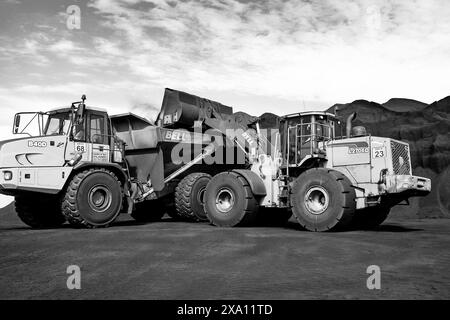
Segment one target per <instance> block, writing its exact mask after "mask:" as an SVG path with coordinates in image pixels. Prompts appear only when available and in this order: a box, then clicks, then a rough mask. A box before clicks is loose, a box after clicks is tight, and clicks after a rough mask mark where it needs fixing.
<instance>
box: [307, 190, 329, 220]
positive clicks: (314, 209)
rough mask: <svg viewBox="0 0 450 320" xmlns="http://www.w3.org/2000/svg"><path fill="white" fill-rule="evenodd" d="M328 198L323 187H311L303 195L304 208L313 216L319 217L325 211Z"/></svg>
mask: <svg viewBox="0 0 450 320" xmlns="http://www.w3.org/2000/svg"><path fill="white" fill-rule="evenodd" d="M329 203H330V197H329V196H328V192H327V190H325V189H324V188H323V187H319V186H317V187H312V188H310V189H309V190H308V192H307V193H306V195H305V206H306V209H308V211H309V212H310V213H312V214H314V215H319V214H322V213H324V212H325V210H327V208H328V205H329Z"/></svg>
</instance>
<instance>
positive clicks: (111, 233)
mask: <svg viewBox="0 0 450 320" xmlns="http://www.w3.org/2000/svg"><path fill="white" fill-rule="evenodd" d="M10 209H11V208H9V209H8V208H7V209H3V210H1V211H0V299H400V298H401V299H419V298H423V299H449V298H450V250H449V248H450V220H448V219H426V220H399V219H398V218H396V217H395V216H392V217H391V218H389V220H388V221H387V222H385V224H384V225H382V226H381V227H380V228H379V229H378V230H376V231H350V232H341V233H311V232H306V231H303V230H299V228H298V227H297V224H296V223H293V222H291V223H289V224H288V225H287V226H285V227H253V228H235V229H220V228H216V227H213V226H210V225H208V224H198V223H186V222H175V221H172V220H171V219H170V218H167V219H165V220H164V221H162V222H158V223H149V224H138V223H135V222H134V221H132V220H130V219H129V218H128V217H126V216H122V217H121V219H120V220H119V221H118V222H117V223H115V224H114V225H113V226H112V227H110V228H108V229H96V230H84V229H72V228H70V227H68V226H67V227H64V228H61V229H53V230H32V229H29V228H27V227H26V226H25V225H23V224H22V223H21V222H20V221H19V220H18V219H17V218H16V217H15V215H14V214H13V213H12V212H11V210H10ZM69 265H78V266H79V267H80V268H81V289H80V290H69V289H67V286H66V281H67V278H68V276H69V275H68V274H67V273H66V272H67V267H68V266H69ZM370 265H378V266H379V267H380V269H381V289H380V290H369V289H367V286H366V281H367V278H368V277H369V274H367V273H366V271H367V267H368V266H370Z"/></svg>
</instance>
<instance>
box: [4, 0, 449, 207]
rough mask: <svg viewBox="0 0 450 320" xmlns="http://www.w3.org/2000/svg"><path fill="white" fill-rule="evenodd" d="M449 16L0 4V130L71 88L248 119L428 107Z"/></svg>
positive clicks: (436, 91)
mask: <svg viewBox="0 0 450 320" xmlns="http://www.w3.org/2000/svg"><path fill="white" fill-rule="evenodd" d="M74 6H75V7H74ZM73 8H75V10H74V9H73ZM78 9H79V10H78ZM78 12H79V20H77V18H76V17H77V13H78ZM448 17H450V1H447V0H420V1H419V0H409V1H404V0H358V1H357V0H339V1H338V0H322V1H311V0H301V1H300V0H299V1H294V0H292V1H286V0H279V1H276V0H229V1H225V0H215V1H206V0H182V1H174V0H170V1H166V0H85V1H81V0H78V1H77V0H0V74H1V76H0V108H1V111H2V116H1V117H0V138H1V140H3V139H6V138H10V137H11V136H12V135H11V134H10V132H11V126H12V120H13V117H14V114H15V113H16V112H18V111H38V110H41V111H45V110H48V109H53V108H55V107H60V106H66V105H69V104H70V103H71V102H72V101H77V100H79V99H80V97H81V95H82V94H86V96H87V104H88V105H92V106H98V107H103V108H106V109H108V111H109V112H110V113H111V114H114V113H122V112H134V113H137V114H139V115H141V116H144V117H147V118H150V119H154V117H155V115H156V113H157V111H158V109H159V107H160V105H161V101H162V97H163V92H164V88H166V87H168V88H173V89H178V90H183V91H187V92H190V93H193V94H196V95H199V96H202V97H205V98H209V99H212V100H217V101H220V102H222V103H223V104H226V105H230V106H233V108H234V110H235V111H245V112H248V113H250V114H252V115H260V114H262V113H264V112H273V113H277V114H280V115H281V114H288V113H292V112H298V111H306V110H324V109H327V108H328V107H330V106H331V105H333V104H335V103H346V102H351V101H354V100H357V99H366V100H370V101H377V102H379V103H383V102H385V101H387V100H389V99H390V98H393V97H400V98H410V99H416V100H419V101H422V102H425V103H431V102H433V101H436V100H439V99H441V98H443V97H446V96H448V95H449V94H450V90H449V89H450V88H449V83H450V82H449V81H448V80H447V79H446V78H447V77H448V75H449V74H450V59H449V57H450V19H449V18H448ZM78 21H79V25H78V24H77V22H78ZM74 26H76V28H74ZM78 26H79V28H78ZM0 205H1V201H0Z"/></svg>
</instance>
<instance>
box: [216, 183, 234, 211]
mask: <svg viewBox="0 0 450 320" xmlns="http://www.w3.org/2000/svg"><path fill="white" fill-rule="evenodd" d="M233 206H234V194H233V192H232V191H231V190H230V189H228V188H223V189H220V191H219V192H218V193H217V197H216V208H217V210H219V211H220V212H222V213H227V212H229V211H230V210H231V209H232V208H233Z"/></svg>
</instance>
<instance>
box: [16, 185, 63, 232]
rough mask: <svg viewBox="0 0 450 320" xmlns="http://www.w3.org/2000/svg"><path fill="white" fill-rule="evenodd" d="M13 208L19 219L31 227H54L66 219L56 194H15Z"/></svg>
mask: <svg viewBox="0 0 450 320" xmlns="http://www.w3.org/2000/svg"><path fill="white" fill-rule="evenodd" d="M15 208H16V212H17V215H18V216H19V218H20V220H22V222H24V223H25V224H27V225H28V226H30V227H32V228H36V229H40V228H56V227H59V226H61V225H62V224H63V223H64V222H65V221H66V219H65V218H64V216H63V215H62V214H61V208H60V200H59V198H58V197H57V196H51V195H44V194H39V195H38V194H32V193H29V194H21V195H17V196H16V197H15Z"/></svg>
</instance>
